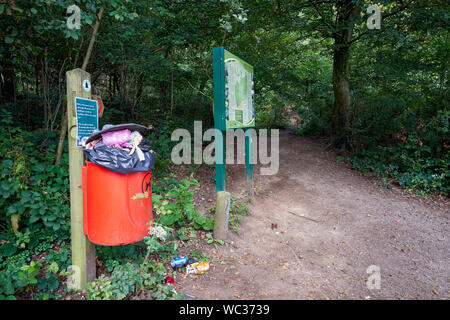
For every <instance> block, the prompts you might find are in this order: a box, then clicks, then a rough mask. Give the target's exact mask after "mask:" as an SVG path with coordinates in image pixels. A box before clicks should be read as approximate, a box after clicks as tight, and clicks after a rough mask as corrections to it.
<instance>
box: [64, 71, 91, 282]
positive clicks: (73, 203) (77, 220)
mask: <svg viewBox="0 0 450 320" xmlns="http://www.w3.org/2000/svg"><path fill="white" fill-rule="evenodd" d="M85 80H89V81H90V74H89V73H87V72H85V71H83V70H81V69H74V70H71V71H67V73H66V84H67V116H68V126H69V128H68V133H69V134H68V139H69V172H70V223H71V243H72V266H74V267H72V270H75V271H76V272H75V274H74V275H73V277H76V279H75V280H76V281H74V284H75V287H76V289H82V290H84V289H85V288H86V283H87V282H90V281H92V280H94V279H95V273H96V270H95V247H94V245H93V244H92V243H91V242H90V241H89V240H88V238H87V237H86V236H85V235H84V233H83V191H82V189H81V188H82V185H81V168H82V166H83V161H84V159H83V151H82V149H81V148H78V147H77V146H76V137H77V120H76V117H75V97H81V98H86V99H90V98H91V92H90V90H89V91H88V90H86V89H84V88H83V82H85ZM89 89H90V88H89Z"/></svg>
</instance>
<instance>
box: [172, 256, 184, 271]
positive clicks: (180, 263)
mask: <svg viewBox="0 0 450 320" xmlns="http://www.w3.org/2000/svg"><path fill="white" fill-rule="evenodd" d="M187 262H188V257H187V256H184V257H176V258H173V259H172V261H171V262H170V265H171V266H172V268H174V269H177V268H182V267H185V266H186V265H187Z"/></svg>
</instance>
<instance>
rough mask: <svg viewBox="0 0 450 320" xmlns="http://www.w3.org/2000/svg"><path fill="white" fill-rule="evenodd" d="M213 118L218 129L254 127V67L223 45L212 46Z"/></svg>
mask: <svg viewBox="0 0 450 320" xmlns="http://www.w3.org/2000/svg"><path fill="white" fill-rule="evenodd" d="M213 69H214V119H215V127H216V128H217V129H220V130H226V129H237V128H252V127H254V126H255V103H254V89H253V87H254V81H253V78H254V73H253V66H251V65H250V64H249V63H247V62H246V61H244V60H242V59H241V58H239V57H238V56H236V55H234V54H232V53H231V52H229V51H227V50H225V49H224V48H223V47H219V48H214V49H213Z"/></svg>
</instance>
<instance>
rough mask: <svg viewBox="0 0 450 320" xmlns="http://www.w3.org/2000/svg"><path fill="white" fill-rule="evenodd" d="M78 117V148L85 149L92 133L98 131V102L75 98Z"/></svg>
mask: <svg viewBox="0 0 450 320" xmlns="http://www.w3.org/2000/svg"><path fill="white" fill-rule="evenodd" d="M75 112H76V117H77V147H83V146H84V145H85V141H86V140H87V138H89V136H90V135H91V133H92V132H94V131H95V130H98V102H97V100H89V99H83V98H79V97H75Z"/></svg>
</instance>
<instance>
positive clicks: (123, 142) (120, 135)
mask: <svg viewBox="0 0 450 320" xmlns="http://www.w3.org/2000/svg"><path fill="white" fill-rule="evenodd" d="M130 139H131V131H130V130H128V129H125V130H117V131H112V132H106V133H103V134H102V141H103V143H104V144H106V145H107V146H114V147H116V148H119V147H122V146H124V147H129V146H130V144H129V143H128V142H129V141H130Z"/></svg>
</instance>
